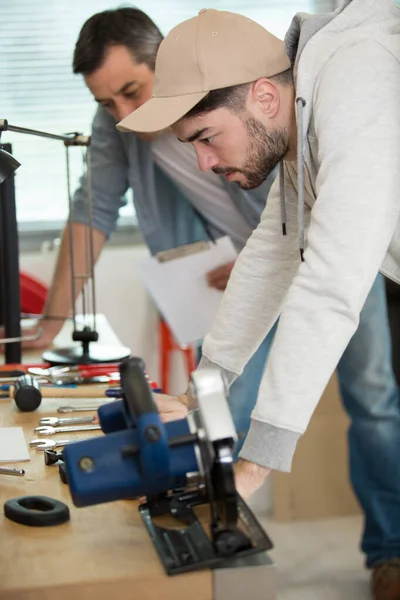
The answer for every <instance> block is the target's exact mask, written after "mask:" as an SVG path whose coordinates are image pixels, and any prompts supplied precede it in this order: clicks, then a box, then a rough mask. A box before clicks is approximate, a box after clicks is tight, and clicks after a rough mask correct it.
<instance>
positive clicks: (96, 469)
mask: <svg viewBox="0 0 400 600" xmlns="http://www.w3.org/2000/svg"><path fill="white" fill-rule="evenodd" d="M120 376H121V388H122V391H123V399H122V400H121V401H115V402H112V403H110V404H107V405H103V406H101V407H100V408H99V411H98V414H99V418H100V423H101V427H102V429H103V432H104V433H106V434H107V435H105V436H101V437H96V438H93V439H90V440H86V441H83V442H77V443H74V444H71V445H69V446H67V447H66V448H65V449H64V452H63V455H64V460H65V467H66V471H67V480H68V485H69V488H70V492H71V496H72V499H73V502H74V504H75V505H76V506H79V507H84V506H90V505H94V504H100V503H103V502H112V501H115V500H120V499H132V498H140V497H146V499H147V501H146V503H144V504H141V505H140V506H139V511H140V514H141V516H142V518H143V523H144V525H145V527H146V528H147V529H148V532H149V534H150V538H151V540H152V542H153V543H154V545H155V547H156V550H157V552H158V554H159V557H160V559H161V561H162V563H163V565H164V568H165V570H166V571H167V573H168V574H171V575H172V574H176V573H181V572H184V571H190V570H195V569H200V568H206V567H213V568H214V567H216V566H221V565H222V564H225V561H226V559H227V558H239V557H240V558H245V557H247V556H249V555H252V554H255V553H259V552H263V551H265V550H268V549H270V548H271V547H272V543H271V541H270V539H269V537H268V536H267V534H266V533H265V532H264V530H263V529H262V527H261V526H260V524H259V523H258V521H257V519H256V518H255V517H254V515H253V513H252V512H251V511H250V509H249V507H248V506H247V505H246V504H245V502H244V501H243V500H242V499H241V497H240V496H239V494H238V493H237V491H236V488H235V479H234V471H233V452H234V448H235V444H236V441H237V436H236V431H235V428H234V425H233V421H232V416H231V414H230V411H229V407H228V404H227V401H226V386H225V383H224V380H223V379H222V376H221V374H220V372H219V371H218V370H216V369H203V370H199V371H196V372H194V373H193V374H192V378H191V383H190V394H191V397H192V399H193V400H194V401H195V403H196V406H197V407H198V408H196V409H195V410H193V411H191V412H189V414H188V417H187V418H186V419H180V420H179V421H173V422H169V423H163V422H162V421H161V418H160V415H159V414H158V411H157V407H156V405H155V402H154V399H153V395H152V393H151V390H150V388H149V385H148V382H147V381H146V378H145V376H144V365H143V362H142V361H141V360H140V359H137V358H129V359H126V360H124V361H123V362H122V363H121V365H120ZM202 504H205V505H208V514H209V517H208V525H209V535H207V534H206V532H205V530H204V529H203V527H202V525H201V523H200V521H199V520H198V518H197V516H196V514H195V512H194V510H193V509H194V507H196V506H198V505H202ZM159 515H172V516H173V517H175V519H177V522H180V525H181V528H178V529H170V528H165V527H161V526H160V525H159V524H156V523H155V522H154V521H153V518H154V517H156V516H157V517H158V516H159Z"/></svg>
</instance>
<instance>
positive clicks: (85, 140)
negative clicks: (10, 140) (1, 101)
mask: <svg viewBox="0 0 400 600" xmlns="http://www.w3.org/2000/svg"><path fill="white" fill-rule="evenodd" d="M0 131H15V132H16V133H25V134H27V135H36V136H38V137H44V138H50V139H52V140H61V141H62V142H68V143H70V142H71V143H73V145H75V146H87V145H88V144H89V141H90V138H89V137H88V136H84V135H81V134H79V133H72V134H68V135H58V134H56V133H47V132H46V131H37V130H36V129H27V128H26V127H17V126H16V125H10V124H9V123H8V121H7V119H0Z"/></svg>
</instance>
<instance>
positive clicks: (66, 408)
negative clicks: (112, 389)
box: [57, 401, 107, 413]
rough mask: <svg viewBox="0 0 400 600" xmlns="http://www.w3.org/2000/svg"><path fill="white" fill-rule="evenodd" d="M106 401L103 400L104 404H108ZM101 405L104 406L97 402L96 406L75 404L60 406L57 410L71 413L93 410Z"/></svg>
mask: <svg viewBox="0 0 400 600" xmlns="http://www.w3.org/2000/svg"><path fill="white" fill-rule="evenodd" d="M106 403H107V401H106V402H103V404H106ZM100 406H102V404H97V405H96V406H93V405H92V406H89V405H85V404H82V405H79V404H77V405H74V406H59V408H57V412H58V413H71V412H90V411H93V410H98V409H99V408H100Z"/></svg>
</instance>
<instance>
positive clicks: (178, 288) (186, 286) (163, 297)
mask: <svg viewBox="0 0 400 600" xmlns="http://www.w3.org/2000/svg"><path fill="white" fill-rule="evenodd" d="M236 257H237V252H236V249H235V247H234V245H233V243H232V241H231V239H230V238H229V237H223V238H220V239H219V240H217V242H216V244H214V245H212V246H211V247H210V248H209V249H208V250H204V251H202V252H197V253H195V254H191V255H190V256H185V257H183V258H177V259H175V260H170V261H167V262H165V263H160V262H159V261H158V260H157V258H146V259H145V260H143V261H141V262H140V263H139V264H138V273H139V276H140V277H141V279H142V281H143V282H144V284H145V286H146V288H147V290H148V292H149V293H150V294H151V296H152V297H153V300H154V301H155V303H156V305H157V307H158V309H159V311H160V313H161V314H162V315H163V317H164V319H165V320H166V321H167V323H168V325H169V327H170V329H171V331H172V332H173V334H174V336H175V339H176V340H177V342H178V343H179V344H192V343H194V342H197V341H200V340H202V339H203V337H204V336H205V334H206V333H208V331H209V330H210V328H211V325H212V322H213V320H214V317H215V314H216V312H217V310H218V307H219V304H220V302H221V298H222V295H223V292H220V291H218V290H216V289H212V288H210V287H209V286H208V284H207V281H206V273H208V272H209V271H212V270H213V269H215V268H217V267H220V266H222V265H225V264H226V263H229V262H232V261H234V260H235V259H236Z"/></svg>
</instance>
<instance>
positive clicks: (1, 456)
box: [0, 427, 30, 463]
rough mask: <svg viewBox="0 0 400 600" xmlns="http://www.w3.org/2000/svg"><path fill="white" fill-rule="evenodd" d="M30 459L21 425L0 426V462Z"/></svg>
mask: <svg viewBox="0 0 400 600" xmlns="http://www.w3.org/2000/svg"><path fill="white" fill-rule="evenodd" d="M24 460H30V456H29V450H28V446H27V445H26V442H25V437H24V430H23V429H22V427H0V463H1V462H20V461H24Z"/></svg>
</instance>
